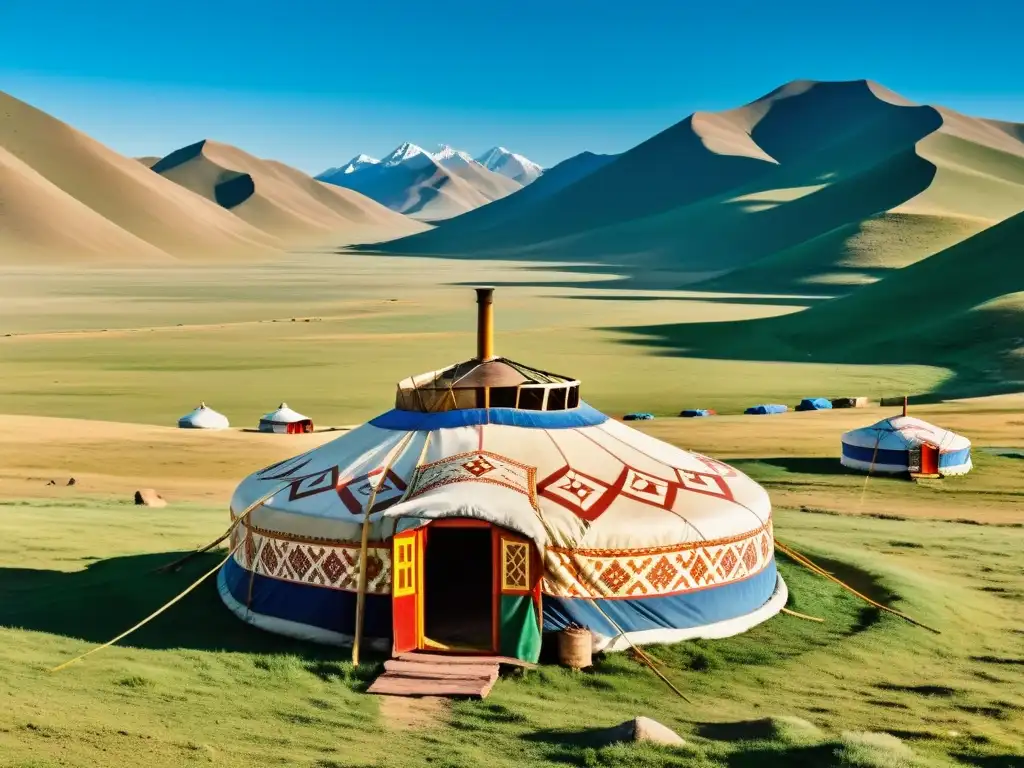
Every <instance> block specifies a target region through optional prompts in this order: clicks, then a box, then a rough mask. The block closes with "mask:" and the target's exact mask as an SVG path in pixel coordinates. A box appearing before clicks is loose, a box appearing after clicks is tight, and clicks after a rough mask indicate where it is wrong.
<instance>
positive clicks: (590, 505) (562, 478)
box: [537, 467, 627, 522]
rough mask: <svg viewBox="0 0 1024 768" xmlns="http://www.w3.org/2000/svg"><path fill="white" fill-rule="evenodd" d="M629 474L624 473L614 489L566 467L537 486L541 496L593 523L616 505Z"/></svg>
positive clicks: (612, 486) (613, 486) (594, 478)
mask: <svg viewBox="0 0 1024 768" xmlns="http://www.w3.org/2000/svg"><path fill="white" fill-rule="evenodd" d="M626 474H627V473H626V471H625V470H624V471H623V472H622V474H620V475H619V478H618V479H617V480H616V482H615V483H614V485H609V484H608V483H604V482H602V481H600V480H598V479H597V478H596V477H591V476H590V475H585V474H583V473H582V472H577V471H575V470H573V469H570V468H569V467H562V468H561V469H560V470H558V471H557V472H555V473H554V474H552V475H549V476H548V477H547V478H545V479H544V480H542V481H541V482H540V483H539V484H538V485H537V493H538V494H539V495H540V496H542V497H544V498H546V499H550V500H551V501H555V502H557V503H559V504H561V505H562V506H563V507H565V508H566V509H568V510H570V511H571V512H574V513H575V514H576V516H577V517H579V518H581V519H583V520H586V521H588V522H593V521H594V520H597V518H599V517H600V516H601V513H602V512H604V511H605V510H606V509H608V507H609V506H611V503H612V502H613V501H615V497H616V496H617V495H618V493H619V491H620V490H621V488H622V484H623V483H624V482H625V481H626Z"/></svg>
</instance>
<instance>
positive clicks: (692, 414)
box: [679, 408, 716, 419]
mask: <svg viewBox="0 0 1024 768" xmlns="http://www.w3.org/2000/svg"><path fill="white" fill-rule="evenodd" d="M679 415H680V416H682V417H683V418H684V419H699V418H702V417H704V416H715V415H716V414H715V412H714V411H713V410H712V409H710V408H686V409H684V410H682V411H680V412H679Z"/></svg>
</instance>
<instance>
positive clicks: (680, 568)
mask: <svg viewBox="0 0 1024 768" xmlns="http://www.w3.org/2000/svg"><path fill="white" fill-rule="evenodd" d="M773 541H774V540H773V539H772V525H771V522H770V521H769V522H768V523H767V524H766V525H765V526H764V527H763V528H758V529H757V530H755V531H751V532H750V533H748V534H744V535H742V536H734V537H731V538H728V539H719V540H717V541H700V542H693V543H690V544H680V545H677V546H670V547H654V548H649V549H632V550H619V551H615V550H585V549H576V550H573V549H563V548H559V547H548V548H547V551H546V552H545V561H546V569H545V576H544V582H543V591H544V593H545V594H548V595H553V596H556V597H583V598H587V597H593V598H603V599H607V598H626V597H654V596H661V595H675V594H680V593H683V592H693V591H696V590H700V589H706V588H708V587H720V586H722V585H724V584H728V583H730V582H734V581H741V580H743V579H745V578H747V577H749V576H753V575H754V574H756V573H758V572H759V571H761V570H762V569H763V568H764V567H765V566H766V565H768V563H769V562H770V561H771V559H772V554H773V550H774V546H773V543H772V542H773Z"/></svg>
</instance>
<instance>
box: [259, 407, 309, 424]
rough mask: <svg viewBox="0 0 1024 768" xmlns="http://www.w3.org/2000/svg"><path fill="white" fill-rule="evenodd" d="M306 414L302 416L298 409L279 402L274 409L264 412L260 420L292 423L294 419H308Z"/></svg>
mask: <svg viewBox="0 0 1024 768" xmlns="http://www.w3.org/2000/svg"><path fill="white" fill-rule="evenodd" d="M308 420H309V417H308V416H303V415H302V414H301V413H299V412H298V411H293V410H292V409H291V408H289V407H288V403H281V405H279V406H278V407H277V409H276V410H273V411H271V412H270V413H267V414H264V415H263V416H262V417H261V419H260V421H270V422H273V423H275V424H294V423H295V422H296V421H308Z"/></svg>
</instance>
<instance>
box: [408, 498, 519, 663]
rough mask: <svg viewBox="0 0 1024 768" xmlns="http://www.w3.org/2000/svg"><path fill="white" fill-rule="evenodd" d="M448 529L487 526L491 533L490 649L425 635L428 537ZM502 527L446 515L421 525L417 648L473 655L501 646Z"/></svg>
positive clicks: (417, 600) (493, 651) (491, 651)
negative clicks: (450, 643) (458, 645)
mask: <svg viewBox="0 0 1024 768" xmlns="http://www.w3.org/2000/svg"><path fill="white" fill-rule="evenodd" d="M448 528H462V529H466V528H477V529H480V528H486V529H488V530H489V531H490V532H491V645H490V648H452V647H450V646H447V645H445V644H444V643H441V642H438V641H437V640H432V639H431V638H429V637H427V635H426V626H427V625H426V611H425V606H424V597H425V596H426V586H427V582H426V579H425V577H424V569H425V567H426V565H425V560H426V552H427V540H428V538H429V536H430V530H431V529H434V530H437V529H448ZM499 530H500V529H499V528H498V527H497V526H494V525H492V524H491V523H489V522H487V521H486V520H477V519H476V518H472V517H445V518H442V519H440V520H432V521H430V522H429V523H427V524H426V525H425V526H423V528H422V531H423V533H422V536H421V538H420V542H421V543H420V553H419V571H420V579H419V584H418V585H417V586H418V587H419V589H418V591H417V596H416V613H417V616H416V623H417V625H418V627H419V646H418V648H417V650H421V651H436V652H440V653H458V654H461V655H464V656H470V655H486V654H495V653H497V652H498V648H499V647H500V645H499V644H500V642H501V638H500V635H499V624H498V622H499V618H500V610H501V595H500V593H498V592H497V590H496V589H495V586H496V585H497V583H498V581H499V580H500V578H501V575H500V563H499V562H498V561H497V560H496V557H497V556H498V551H497V548H498V547H500V546H501V544H500V539H499V535H500V534H499Z"/></svg>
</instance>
